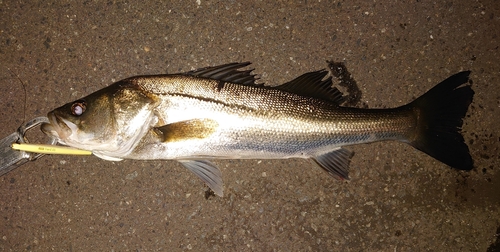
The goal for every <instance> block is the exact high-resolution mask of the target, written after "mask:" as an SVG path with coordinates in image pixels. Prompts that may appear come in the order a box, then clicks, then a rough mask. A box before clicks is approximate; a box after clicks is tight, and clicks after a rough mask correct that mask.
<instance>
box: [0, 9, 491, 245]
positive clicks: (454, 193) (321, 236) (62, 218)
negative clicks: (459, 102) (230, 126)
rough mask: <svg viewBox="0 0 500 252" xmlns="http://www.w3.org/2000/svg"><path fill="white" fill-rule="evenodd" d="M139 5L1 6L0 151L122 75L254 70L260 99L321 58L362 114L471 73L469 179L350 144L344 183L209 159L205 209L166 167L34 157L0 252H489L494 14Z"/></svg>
mask: <svg viewBox="0 0 500 252" xmlns="http://www.w3.org/2000/svg"><path fill="white" fill-rule="evenodd" d="M76 2H81V3H76ZM146 2H148V1H146ZM146 2H145V3H141V4H135V3H134V1H132V2H129V1H107V2H105V1H51V0H49V1H40V2H39V1H33V2H31V1H0V14H1V15H0V62H2V64H1V67H0V96H1V98H0V99H1V100H0V123H1V125H2V127H1V128H0V137H4V136H7V135H8V134H10V133H12V132H14V131H15V130H16V128H17V127H18V126H19V125H20V124H21V123H22V122H23V118H24V116H23V115H24V114H26V116H25V117H26V119H31V118H33V117H36V116H42V115H45V114H46V113H47V112H48V111H50V110H52V109H53V108H55V107H57V106H60V105H62V104H64V103H66V102H69V101H72V100H75V99H77V98H79V97H82V96H84V95H86V94H89V93H91V92H93V91H95V90H98V89H100V88H103V87H105V86H107V85H109V84H111V83H112V82H114V81H117V80H120V79H122V78H126V77H130V76H133V75H143V74H162V73H175V72H179V71H188V70H192V69H194V68H199V67H204V66H209V65H217V64H223V63H228V62H234V61H252V62H253V67H255V69H256V70H255V73H257V74H260V75H261V79H262V80H263V81H264V82H266V83H268V84H274V85H275V84H280V83H283V82H285V81H288V80H290V79H292V78H294V77H296V76H298V75H300V74H302V73H304V72H307V71H311V70H317V69H322V68H325V67H327V64H326V62H325V61H326V60H334V61H339V62H344V63H345V65H346V67H347V68H348V70H349V71H350V72H351V74H352V76H353V78H354V79H355V80H356V81H357V83H358V85H359V88H360V90H361V91H362V99H361V102H363V103H365V104H367V105H368V106H369V107H370V108H377V107H378V108H380V107H394V106H399V105H402V104H405V103H407V102H409V101H411V100H413V99H414V98H416V97H418V96H419V95H421V94H423V93H424V92H425V91H426V90H428V89H430V88H431V87H433V85H435V84H437V83H438V82H439V81H441V80H443V79H444V78H446V77H448V76H450V75H451V74H454V73H456V72H459V71H462V70H471V71H472V74H471V78H472V80H473V89H474V90H475V92H476V95H475V97H474V101H473V103H472V105H471V106H470V109H469V113H468V115H467V117H466V119H465V123H464V127H463V134H464V136H465V139H466V142H467V143H468V145H469V147H470V150H471V154H472V157H473V158H474V160H475V168H474V170H473V171H471V172H460V171H456V170H452V169H450V168H449V167H447V166H446V165H444V164H442V163H440V162H437V161H436V160H434V159H432V158H430V157H428V156H426V155H425V154H423V153H421V152H419V151H416V150H415V149H413V148H412V147H410V146H407V145H405V144H402V143H396V142H382V143H375V144H368V145H359V146H352V147H349V149H351V150H353V151H355V152H356V155H355V156H354V158H353V162H352V164H351V167H352V172H351V177H352V179H351V180H350V181H349V182H341V181H337V180H335V179H332V178H331V177H330V176H328V175H327V174H326V173H324V172H323V171H322V170H321V169H319V168H317V167H316V166H315V165H314V164H313V163H312V162H308V161H306V160H227V161H217V162H216V163H217V164H218V165H219V166H220V167H221V170H222V172H223V176H224V181H225V192H226V195H225V196H224V197H223V198H218V197H212V196H210V197H208V199H207V197H205V196H206V195H205V194H206V191H207V188H206V187H205V186H204V185H203V184H202V183H201V182H200V180H199V179H198V178H196V177H195V176H194V175H193V174H191V173H190V172H189V171H187V170H186V169H184V168H182V167H181V166H180V165H179V164H178V163H176V162H174V161H151V162H144V161H143V162H139V161H130V160H126V161H122V162H109V161H104V160H101V159H99V158H97V157H94V156H87V157H77V156H45V157H43V158H42V159H40V160H38V161H36V162H31V163H28V164H25V165H23V166H21V167H19V168H17V169H16V170H14V171H12V172H10V173H8V174H6V175H4V176H2V177H0V216H1V218H0V250H2V251H23V250H27V251H49V250H55V251H129V250H130V251H184V250H193V251H208V250H214V251H217V250H219V251H487V250H488V251H494V250H495V248H496V249H497V250H498V248H499V246H500V245H499V243H500V241H499V240H498V239H500V238H499V237H498V235H499V233H500V211H499V205H500V172H499V164H500V162H499V158H500V155H499V153H500V151H499V147H500V146H499V142H500V131H499V130H498V125H500V119H499V118H500V117H499V116H498V115H499V114H500V92H499V91H500V78H499V77H500V65H499V59H500V49H499V45H500V4H499V3H498V1H495V0H485V1H437V2H436V1H428V0H421V1H389V2H387V1H386V2H384V1H358V0H355V1H327V0H323V1H290V2H288V1H220V2H219V1H205V0H198V1H195V0H191V1H179V3H162V2H161V1H150V2H151V3H146ZM9 69H10V70H9ZM16 75H17V76H18V77H19V78H17V77H15V76H16ZM20 80H21V81H22V82H23V83H24V84H25V85H26V88H27V97H26V110H25V111H23V107H24V102H25V98H24V92H23V88H22V85H21V83H20ZM32 134H34V135H41V134H42V133H41V132H38V130H36V132H35V133H32Z"/></svg>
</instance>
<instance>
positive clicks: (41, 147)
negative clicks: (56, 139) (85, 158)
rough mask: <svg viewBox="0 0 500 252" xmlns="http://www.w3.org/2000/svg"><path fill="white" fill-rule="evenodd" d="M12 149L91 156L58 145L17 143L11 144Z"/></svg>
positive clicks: (81, 151) (88, 153)
mask: <svg viewBox="0 0 500 252" xmlns="http://www.w3.org/2000/svg"><path fill="white" fill-rule="evenodd" d="M12 149H14V150H20V151H26V152H35V153H43V154H59V155H92V152H91V151H86V150H80V149H75V148H71V147H64V146H58V145H49V144H27V143H21V144H18V143H13V144H12Z"/></svg>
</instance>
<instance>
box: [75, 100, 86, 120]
mask: <svg viewBox="0 0 500 252" xmlns="http://www.w3.org/2000/svg"><path fill="white" fill-rule="evenodd" d="M86 108H87V103H86V102H85V101H76V102H74V103H73V104H72V105H71V114H73V115H76V116H81V115H82V114H83V112H85V109H86Z"/></svg>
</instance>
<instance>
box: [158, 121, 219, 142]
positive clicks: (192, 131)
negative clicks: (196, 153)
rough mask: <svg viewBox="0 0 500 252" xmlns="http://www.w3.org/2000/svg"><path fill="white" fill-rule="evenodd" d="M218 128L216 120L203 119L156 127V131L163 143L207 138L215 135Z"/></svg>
mask: <svg viewBox="0 0 500 252" xmlns="http://www.w3.org/2000/svg"><path fill="white" fill-rule="evenodd" d="M218 126H219V124H218V123H217V122H216V121H215V120H212V119H208V118H202V119H192V120H186V121H181V122H175V123H170V124H167V125H164V126H161V127H156V128H155V131H156V132H157V133H158V135H159V136H160V138H161V139H162V141H163V142H175V141H182V140H188V139H203V138H206V137H208V136H210V135H211V134H212V133H214V132H215V131H216V130H217V127H218Z"/></svg>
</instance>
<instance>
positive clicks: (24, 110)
mask: <svg viewBox="0 0 500 252" xmlns="http://www.w3.org/2000/svg"><path fill="white" fill-rule="evenodd" d="M7 70H9V72H10V73H11V74H12V75H13V76H14V77H16V78H17V79H18V80H19V82H21V86H22V87H23V91H24V103H23V121H22V122H21V125H23V124H24V123H25V122H26V106H27V100H28V91H27V89H26V85H24V82H23V81H22V80H21V78H19V75H17V74H15V73H14V72H13V71H12V70H10V68H7Z"/></svg>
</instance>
